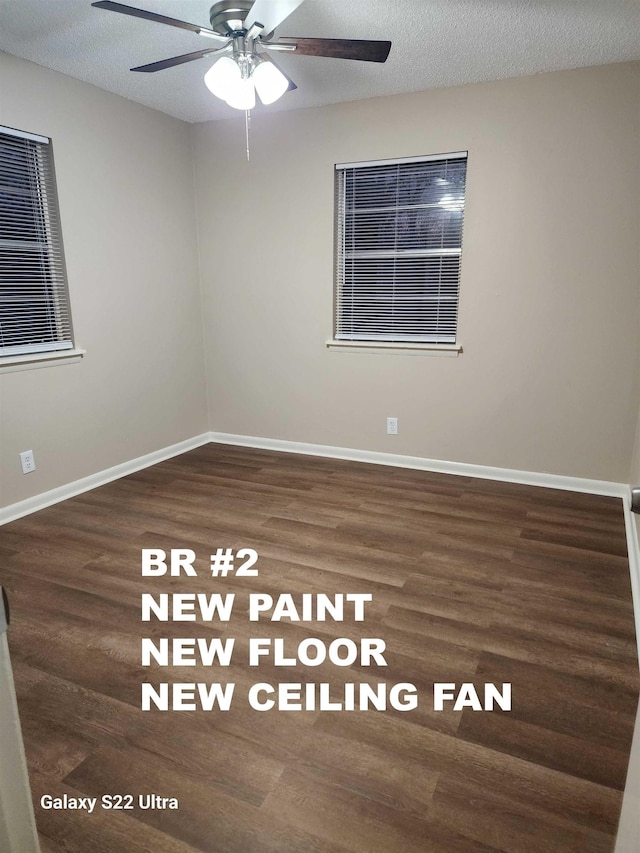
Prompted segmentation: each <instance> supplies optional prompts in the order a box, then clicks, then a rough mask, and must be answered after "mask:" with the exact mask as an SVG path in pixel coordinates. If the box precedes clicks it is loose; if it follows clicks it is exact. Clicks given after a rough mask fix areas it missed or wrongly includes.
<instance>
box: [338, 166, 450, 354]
mask: <svg viewBox="0 0 640 853" xmlns="http://www.w3.org/2000/svg"><path fill="white" fill-rule="evenodd" d="M466 164H467V155H466V153H457V154H448V155H443V156H438V157H429V158H424V159H423V158H411V159H407V160H399V161H380V162H375V163H351V164H338V165H337V166H336V219H337V232H336V233H337V240H336V244H337V246H336V248H337V251H336V273H337V274H336V329H335V338H336V340H353V341H398V342H400V341H409V342H416V343H420V342H424V343H436V344H437V343H455V340H456V326H457V316H458V288H459V279H460V255H461V250H462V221H463V215H464V199H465V180H466Z"/></svg>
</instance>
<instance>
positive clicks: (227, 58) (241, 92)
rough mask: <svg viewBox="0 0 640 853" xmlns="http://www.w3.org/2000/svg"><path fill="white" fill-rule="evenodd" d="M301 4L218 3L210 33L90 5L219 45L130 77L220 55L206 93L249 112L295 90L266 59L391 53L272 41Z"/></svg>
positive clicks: (351, 43) (382, 47) (379, 48)
mask: <svg viewBox="0 0 640 853" xmlns="http://www.w3.org/2000/svg"><path fill="white" fill-rule="evenodd" d="M302 2H303V0H255V2H254V3H252V2H251V0H220V2H218V3H215V4H214V5H213V6H212V7H211V10H210V13H209V18H210V22H211V29H209V28H208V27H201V26H198V25H197V24H189V23H187V22H186V21H179V20H177V19H176V18H167V17H166V16H165V15H157V14H156V13H155V12H148V11H146V10H145V9H136V8H134V7H133V6H125V5H123V4H122V3H112V2H110V0H100V2H97V3H92V4H91V5H92V6H96V7H98V8H99V9H108V10H109V11H111V12H120V13H121V14H123V15H131V16H132V17H134V18H144V19H145V20H147V21H156V22H157V23H159V24H167V25H168V26H170V27H178V28H179V29H182V30H190V31H191V32H193V33H196V34H197V35H201V36H205V37H207V38H210V39H213V40H214V41H216V42H219V46H217V47H211V48H205V49H204V50H197V51H195V52H194V53H186V54H183V55H182V56H173V57H171V59H163V60H160V61H159V62H151V63H150V64H149V65H139V66H138V67H137V68H132V69H131V71H144V72H149V71H162V70H163V69H165V68H171V67H172V66H174V65H181V64H182V63H184V62H192V61H193V60H194V59H202V58H203V57H205V56H211V55H212V54H224V55H223V56H222V57H221V58H220V59H218V60H217V61H216V62H215V63H214V65H213V66H212V67H211V68H210V69H209V71H207V73H206V75H205V78H204V79H205V83H206V85H207V87H208V88H209V89H210V90H211V92H213V94H214V95H216V96H217V97H218V98H221V99H222V100H224V101H226V102H227V103H228V104H229V106H231V107H235V108H236V109H239V110H251V109H253V107H254V106H255V102H256V92H257V93H258V95H259V97H260V100H261V101H262V103H263V104H272V103H273V102H274V101H277V100H278V98H280V97H281V96H282V95H283V94H284V93H285V92H286V91H287V90H288V89H295V88H296V84H295V83H294V82H293V81H292V80H291V79H290V78H289V77H287V75H286V74H284V72H283V71H282V70H281V69H280V68H279V67H278V65H277V64H276V63H275V62H274V60H273V59H272V58H271V56H269V55H268V54H269V53H270V52H272V51H286V52H291V53H294V54H302V55H303V56H328V57H331V58H334V59H358V60H364V61H365V62H384V61H385V60H386V58H387V56H388V55H389V50H390V49H391V42H390V41H369V40H365V39H323V38H297V37H286V38H276V39H275V40H274V30H275V29H276V27H278V26H279V25H280V24H281V23H282V22H283V21H284V20H285V18H287V17H288V16H289V15H290V14H291V13H292V12H293V11H294V10H295V9H297V8H298V6H300V4H301V3H302Z"/></svg>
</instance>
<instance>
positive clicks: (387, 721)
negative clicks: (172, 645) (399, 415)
mask: <svg viewBox="0 0 640 853" xmlns="http://www.w3.org/2000/svg"><path fill="white" fill-rule="evenodd" d="M219 547H221V548H232V549H234V550H238V549H241V548H253V549H255V550H256V551H257V552H258V554H259V559H258V562H257V564H256V568H257V569H258V572H259V574H258V576H257V577H238V576H234V575H231V574H230V575H229V576H227V577H212V574H211V570H210V568H209V564H210V560H209V555H210V554H213V553H214V552H215V550H216V549H217V548H219ZM142 548H156V549H157V548H161V549H164V550H167V551H168V550H170V549H171V548H174V549H184V548H190V549H193V550H194V551H195V552H196V554H197V557H198V559H197V560H196V563H195V567H196V569H197V571H198V577H184V576H183V577H164V578H159V577H154V578H151V577H142V576H141V570H140V553H141V549H142ZM0 584H2V585H3V586H5V587H6V589H7V590H8V593H9V596H10V600H11V603H12V624H11V627H10V631H9V644H10V648H11V654H12V660H13V666H14V675H15V681H16V689H17V693H18V702H19V708H20V713H21V718H22V725H23V733H24V739H25V747H26V752H27V759H28V763H29V771H30V776H31V783H32V789H33V794H34V804H35V809H36V818H37V823H38V828H39V831H40V834H41V843H42V849H43V853H61V851H65V853H143V851H152V853H195V851H201V853H312V851H314V853H413V851H419V853H495V851H503V853H565V851H566V853H569V851H570V852H571V853H600V851H602V853H605V851H606V853H611V851H612V850H613V846H614V839H615V834H616V827H617V822H618V817H619V812H620V807H621V801H622V790H623V788H624V782H625V773H626V767H627V761H628V755H629V749H630V744H631V737H632V730H633V724H634V717H635V711H636V705H637V701H638V689H639V671H638V660H637V653H636V646H635V634H634V622H633V610H632V602H631V590H630V583H629V569H628V563H627V559H626V546H625V534H624V522H623V514H622V507H621V503H620V501H619V500H617V499H613V498H603V497H598V496H593V495H581V494H573V493H569V492H561V491H554V490H549V489H543V488H533V487H526V486H520V485H514V484H504V483H497V482H492V481H484V480H474V479H470V478H465V477H453V476H447V475H443V474H432V473H426V472H420V471H412V470H404V469H400V468H386V467H380V466H373V465H365V464H359V463H352V462H344V461H338V460H332V459H323V458H312V457H303V456H295V455H289V454H281V453H272V452H267V451H260V450H252V449H247V448H236V447H226V446H222V445H207V446H205V447H202V448H200V449H198V450H194V451H192V452H190V453H187V454H185V455H183V456H180V457H178V458H176V459H173V460H170V461H168V462H164V463H162V464H159V465H156V466H154V467H153V468H149V469H146V470H144V471H141V472H139V473H137V474H133V475H131V476H129V477H126V478H124V479H122V480H119V481H117V482H114V483H112V484H109V485H107V486H104V487H102V488H99V489H95V490H94V491H91V492H88V493H86V494H83V495H80V496H79V497H76V498H73V499H71V500H68V501H66V502H64V503H61V504H58V505H56V506H53V507H50V508H48V509H45V510H43V511H41V512H39V513H37V514H34V515H32V516H29V517H27V518H24V519H21V520H19V521H16V522H13V523H11V524H9V525H6V526H5V527H3V528H0ZM167 592H168V593H200V594H205V595H207V596H208V595H211V594H213V593H221V594H227V593H235V596H236V598H235V603H234V608H233V615H232V618H231V620H230V621H229V622H227V623H225V622H221V621H219V620H214V621H211V622H208V621H202V620H201V619H200V618H198V621H197V622H192V621H182V622H175V623H172V622H168V623H162V622H158V621H157V620H156V619H152V620H151V621H149V622H145V623H143V622H141V608H140V605H141V594H142V593H153V594H154V595H156V596H158V595H160V594H161V593H167ZM257 592H259V593H267V594H269V595H271V596H272V597H273V598H274V600H275V599H277V596H279V595H280V594H281V593H290V594H291V595H292V596H293V600H294V602H296V603H297V604H298V605H300V604H301V601H302V598H301V596H302V594H303V593H325V594H327V595H330V596H333V595H336V594H347V593H367V594H371V595H372V601H371V602H370V603H368V604H366V605H365V613H366V619H365V621H363V622H361V621H356V620H355V619H354V618H352V614H353V611H352V610H351V609H349V608H348V607H347V609H346V612H347V614H348V618H345V620H344V621H343V622H336V621H334V620H332V619H327V620H325V621H312V622H305V621H291V620H286V619H285V620H283V621H280V622H271V621H267V618H265V617H263V618H262V619H261V620H260V621H256V622H251V621H249V619H248V611H247V609H248V605H249V596H250V594H251V593H257ZM142 637H150V638H153V639H154V640H155V641H156V642H159V640H160V639H161V638H163V637H168V638H192V637H198V638H204V639H205V640H207V641H210V640H214V639H220V640H225V639H228V638H235V647H234V650H233V655H232V658H231V662H230V664H229V666H228V667H222V666H218V665H214V666H205V665H202V664H198V665H196V666H181V667H177V666H176V667H161V666H160V665H159V664H157V663H154V664H153V665H152V666H150V667H145V666H143V665H142V660H141V638H142ZM257 637H263V638H271V639H272V640H274V639H277V638H282V639H283V640H284V644H285V649H286V651H287V652H291V653H293V654H295V651H296V649H297V648H298V644H299V643H301V642H302V641H304V640H305V639H308V638H319V639H321V640H324V641H326V643H327V644H329V643H330V642H331V640H333V639H335V638H338V637H343V638H348V639H350V640H352V641H354V642H355V643H358V642H359V641H360V640H361V639H362V638H381V639H383V640H384V641H385V643H386V650H385V652H384V657H385V660H386V663H387V666H385V667H382V666H375V665H374V666H365V665H363V664H362V663H361V662H360V660H359V659H358V660H356V661H355V662H354V663H353V664H352V665H351V666H348V667H343V666H336V665H333V664H332V663H329V662H325V663H322V664H320V665H318V666H313V667H310V666H308V667H305V666H302V665H301V664H299V663H298V664H296V665H294V666H288V667H284V666H276V665H274V663H273V660H272V659H270V658H268V657H264V658H263V659H262V663H261V664H260V666H257V667H250V666H249V664H248V652H249V644H250V640H251V639H252V638H257ZM218 681H219V682H223V683H228V682H232V683H234V684H235V693H234V696H233V700H232V703H231V707H230V709H229V710H228V711H223V710H220V709H215V710H212V711H206V710H202V709H200V710H196V711H173V712H170V711H160V710H158V709H155V708H154V709H153V710H150V711H147V712H145V711H143V710H142V709H141V684H142V683H143V682H149V683H151V684H152V685H154V687H155V688H156V689H159V684H160V683H161V682H170V683H173V682H187V683H200V682H202V683H205V684H207V685H209V684H210V683H212V682H218ZM256 682H266V683H269V684H271V685H276V686H277V685H278V683H281V682H295V683H297V682H300V683H303V684H306V683H326V684H328V685H330V687H329V690H330V697H331V699H332V700H333V701H334V702H339V701H341V700H342V699H343V698H344V684H345V683H347V682H349V683H353V684H355V685H360V684H362V683H368V684H372V685H375V684H379V683H383V684H385V685H393V684H397V683H403V682H407V683H411V684H413V685H415V687H416V688H417V691H418V706H417V707H416V708H415V709H413V710H408V711H406V710H401V709H400V708H398V707H388V708H387V710H384V711H381V710H374V709H370V710H366V711H361V710H356V711H332V710H300V711H285V710H275V709H274V710H269V711H258V710H254V709H253V708H252V707H250V705H249V702H248V700H247V693H248V690H249V688H250V686H251V685H252V684H254V683H256ZM434 682H438V683H439V682H446V683H449V682H453V683H456V684H457V685H458V686H459V685H461V683H463V682H467V683H472V684H474V685H475V687H476V688H477V689H478V692H479V694H480V697H481V698H482V689H483V685H484V684H485V683H495V684H497V685H499V686H501V685H502V684H503V683H505V682H509V683H511V685H512V710H511V711H502V710H499V709H497V710H493V711H476V710H473V709H472V708H470V707H467V708H465V709H464V710H462V711H454V710H453V709H452V707H451V705H452V703H451V702H449V703H446V704H445V710H443V711H436V710H434V702H433V684H434ZM128 793H130V794H133V795H134V796H135V797H136V798H137V796H138V794H147V793H155V794H158V795H160V796H162V797H167V798H176V799H177V800H178V801H179V808H178V809H143V808H140V806H139V804H138V802H137V800H136V801H135V808H134V809H131V810H106V809H104V808H101V807H100V805H99V804H98V805H97V806H96V807H95V809H94V811H93V813H92V814H88V813H87V811H86V810H66V811H63V810H53V809H45V808H43V807H42V805H41V804H40V803H41V797H42V796H43V795H47V794H48V795H51V796H53V797H62V796H63V795H65V794H66V795H68V796H69V797H72V798H79V797H96V798H98V803H99V802H100V798H101V797H102V796H103V795H114V794H128Z"/></svg>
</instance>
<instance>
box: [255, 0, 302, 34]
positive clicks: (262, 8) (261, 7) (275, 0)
mask: <svg viewBox="0 0 640 853" xmlns="http://www.w3.org/2000/svg"><path fill="white" fill-rule="evenodd" d="M302 2H303V0H255V3H254V4H253V6H252V7H251V9H250V10H249V12H248V13H247V17H246V18H245V20H244V27H245V29H247V30H248V29H249V27H250V26H251V25H252V24H254V23H256V22H257V23H259V24H262V26H263V28H264V29H263V32H264V34H265V35H267V34H268V33H272V32H273V31H274V30H275V28H276V27H278V26H280V24H281V23H282V22H283V21H284V20H285V18H288V17H289V15H290V14H291V13H292V12H294V11H295V10H296V9H297V8H298V6H299V5H300V4H301V3H302Z"/></svg>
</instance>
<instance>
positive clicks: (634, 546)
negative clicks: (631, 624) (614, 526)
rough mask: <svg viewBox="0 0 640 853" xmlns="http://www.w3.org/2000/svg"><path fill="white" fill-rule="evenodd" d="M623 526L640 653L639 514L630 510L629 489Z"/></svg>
mask: <svg viewBox="0 0 640 853" xmlns="http://www.w3.org/2000/svg"><path fill="white" fill-rule="evenodd" d="M623 505H624V526H625V528H626V531H627V552H628V554H629V574H630V575H631V594H632V596H633V612H634V614H635V619H636V642H637V644H638V654H639V655H640V531H639V527H640V516H638V515H636V514H635V513H633V512H631V491H630V490H629V489H627V493H626V495H625V496H624V498H623Z"/></svg>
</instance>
